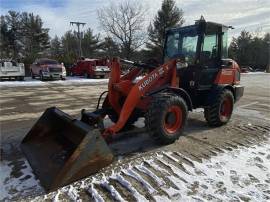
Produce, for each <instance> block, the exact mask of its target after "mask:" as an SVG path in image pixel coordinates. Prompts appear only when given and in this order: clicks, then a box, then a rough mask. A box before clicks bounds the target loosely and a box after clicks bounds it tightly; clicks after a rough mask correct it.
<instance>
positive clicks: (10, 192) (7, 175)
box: [0, 159, 44, 201]
mask: <svg viewBox="0 0 270 202" xmlns="http://www.w3.org/2000/svg"><path fill="white" fill-rule="evenodd" d="M18 163H20V164H21V170H20V173H18V174H15V172H17V171H16V166H18V165H15V163H14V164H13V163H12V162H8V161H1V162H0V189H1V190H0V201H2V200H8V199H11V198H14V197H18V196H20V197H21V196H26V195H29V194H34V193H35V192H39V193H43V192H44V191H43V188H42V187H41V186H40V184H39V181H38V180H36V179H35V176H34V174H33V173H32V169H31V167H30V165H29V164H28V162H27V161H26V160H25V159H19V160H18V161H17V164H18ZM13 175H18V176H17V177H14V176H13Z"/></svg>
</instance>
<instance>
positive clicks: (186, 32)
mask: <svg viewBox="0 0 270 202" xmlns="http://www.w3.org/2000/svg"><path fill="white" fill-rule="evenodd" d="M228 28H230V27H228V26H224V25H222V24H218V23H214V22H206V21H205V20H204V18H203V17H201V19H200V20H198V21H196V22H195V24H194V25H190V26H186V27H178V28H172V29H169V30H167V32H166V39H165V44H164V52H163V60H164V62H166V61H168V60H170V59H173V58H177V59H178V60H177V61H178V62H177V72H178V74H179V76H180V80H181V84H179V85H181V87H182V88H184V89H185V90H187V91H189V93H190V94H191V95H194V94H197V93H198V92H197V91H198V90H199V91H203V90H209V89H210V88H211V87H212V85H213V81H214V79H215V77H216V75H217V73H218V71H219V70H220V68H221V67H222V65H224V63H226V62H227V63H228V60H225V59H226V58H227V57H228V46H227V41H228V38H227V31H228ZM194 96H196V95H194Z"/></svg>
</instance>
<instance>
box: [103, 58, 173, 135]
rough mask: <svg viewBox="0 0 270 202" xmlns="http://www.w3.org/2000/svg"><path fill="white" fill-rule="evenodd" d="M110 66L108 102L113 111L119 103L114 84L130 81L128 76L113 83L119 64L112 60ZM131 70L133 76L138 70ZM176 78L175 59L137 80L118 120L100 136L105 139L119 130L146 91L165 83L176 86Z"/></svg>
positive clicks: (119, 84)
mask: <svg viewBox="0 0 270 202" xmlns="http://www.w3.org/2000/svg"><path fill="white" fill-rule="evenodd" d="M112 67H113V68H112V72H111V77H110V79H111V81H110V82H109V88H110V89H111V94H109V102H110V104H111V105H112V106H113V108H114V109H115V111H118V110H119V107H120V105H119V102H118V100H116V97H114V96H113V95H115V96H117V98H119V97H118V95H119V93H116V92H114V91H115V89H114V86H122V87H123V86H126V83H125V82H126V81H130V79H131V78H129V80H123V81H122V82H120V83H114V82H113V81H115V80H116V79H115V78H117V74H118V72H119V70H118V69H119V67H120V66H119V64H117V62H114V64H113V65H112ZM133 71H134V72H132V73H131V74H132V75H133V76H134V75H136V74H135V73H136V72H139V70H138V68H136V69H135V70H133ZM114 77H115V78H114ZM126 77H127V76H123V78H126ZM176 80H177V79H176V60H171V61H169V62H167V63H165V64H163V65H162V66H160V67H157V68H155V69H154V70H153V71H152V72H150V73H149V74H147V75H146V76H145V77H144V78H142V79H141V80H139V81H138V82H137V83H136V84H134V85H133V86H132V87H131V89H130V90H129V92H128V95H127V97H126V99H125V102H124V104H123V106H122V107H121V108H120V113H119V118H118V121H117V122H116V123H115V124H114V125H112V126H111V127H109V128H107V129H106V130H105V131H104V133H103V134H102V136H103V137H104V138H105V139H106V138H107V137H108V136H109V135H113V134H115V133H117V132H118V131H120V130H121V129H122V128H123V127H124V126H125V124H126V122H127V120H128V118H129V117H130V115H131V113H132V112H133V110H134V109H135V107H136V106H138V104H139V102H140V101H141V98H142V97H144V96H146V94H147V93H149V92H150V91H152V90H155V89H157V88H159V87H161V86H164V85H166V84H168V85H170V86H173V87H176ZM126 88H128V87H126ZM126 90H128V89H126Z"/></svg>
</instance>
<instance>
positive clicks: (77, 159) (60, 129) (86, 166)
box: [21, 107, 113, 191]
mask: <svg viewBox="0 0 270 202" xmlns="http://www.w3.org/2000/svg"><path fill="white" fill-rule="evenodd" d="M21 148H22V151H23V153H24V154H25V156H26V158H27V160H28V161H29V163H30V165H31V167H32V169H33V171H34V173H35V174H36V176H37V177H38V179H39V180H40V183H41V185H42V186H43V187H44V188H45V190H46V191H52V190H55V189H56V188H58V187H61V186H64V185H67V184H69V183H71V182H74V181H76V180H78V179H81V178H83V177H86V176H88V175H90V174H93V173H96V172H97V171H99V170H100V169H101V168H103V167H105V166H107V165H109V164H110V163H111V162H112V161H113V154H112V153H111V151H110V149H109V147H108V146H107V144H106V142H105V141H104V139H103V137H102V136H101V135H100V132H99V130H98V129H92V128H91V127H90V126H89V125H87V124H85V123H83V122H81V121H79V120H76V119H72V117H70V116H69V115H67V114H65V113H64V112H62V111H60V110H59V109H57V108H55V107H53V108H48V109H47V110H46V111H45V112H44V113H43V115H42V116H41V117H40V119H39V120H38V121H37V122H36V124H35V125H34V126H33V128H32V129H31V130H30V132H29V133H28V134H27V135H26V136H25V138H24V139H23V141H22V144H21Z"/></svg>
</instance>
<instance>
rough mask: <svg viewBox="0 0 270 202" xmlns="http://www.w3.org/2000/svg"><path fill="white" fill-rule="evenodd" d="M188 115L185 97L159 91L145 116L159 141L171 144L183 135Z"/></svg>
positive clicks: (150, 130)
mask: <svg viewBox="0 0 270 202" xmlns="http://www.w3.org/2000/svg"><path fill="white" fill-rule="evenodd" d="M187 116H188V108H187V104H186V102H185V101H184V99H183V98H181V97H179V96H177V95H175V94H169V93H159V94H157V95H155V96H154V97H153V101H152V103H151V104H150V107H149V109H148V112H147V114H146V116H145V125H146V127H147V129H148V130H149V134H150V135H151V136H152V137H153V138H154V139H155V140H156V141H157V142H159V143H161V144H170V143H173V142H175V141H176V140H177V139H178V138H179V137H180V136H181V135H182V133H183V130H184V127H185V125H186V121H187Z"/></svg>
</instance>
